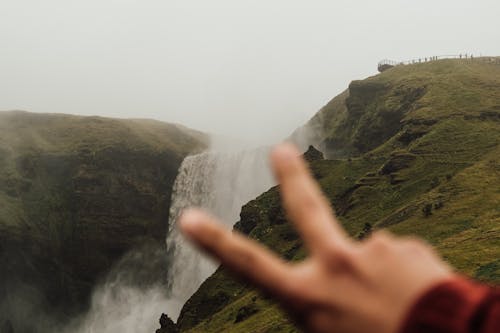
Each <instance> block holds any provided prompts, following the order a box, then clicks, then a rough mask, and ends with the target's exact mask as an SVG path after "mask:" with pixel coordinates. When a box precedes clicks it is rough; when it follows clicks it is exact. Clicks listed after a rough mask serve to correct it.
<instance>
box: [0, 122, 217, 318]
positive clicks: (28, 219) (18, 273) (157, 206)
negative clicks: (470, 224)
mask: <svg viewBox="0 0 500 333" xmlns="http://www.w3.org/2000/svg"><path fill="white" fill-rule="evenodd" d="M206 144H207V138H206V137H205V135H203V134H201V133H199V132H196V131H192V130H189V129H187V128H184V127H182V126H179V125H172V124H165V123H161V122H156V121H150V120H118V119H106V118H101V117H78V116H70V115H59V114H58V115H56V114H50V115H48V114H33V113H27V112H0V266H1V267H2V274H1V275H0V324H2V323H3V321H2V319H3V317H5V318H6V319H9V320H11V321H14V322H15V323H16V322H17V323H19V322H21V323H23V322H25V323H26V325H28V323H29V322H31V321H32V320H30V321H26V320H25V319H24V318H23V313H24V316H28V315H29V316H35V314H33V313H30V311H34V312H40V309H31V310H30V309H29V308H30V307H31V306H33V307H36V306H37V305H34V304H35V303H40V304H39V306H40V307H42V308H43V307H46V308H47V307H48V308H52V309H54V308H56V307H60V308H61V309H62V310H63V311H64V312H65V313H71V311H72V310H78V309H79V308H82V307H85V304H86V303H87V300H88V297H89V294H90V290H91V288H92V286H93V285H94V284H95V282H96V281H97V279H98V278H99V277H101V276H102V275H103V274H104V273H105V272H106V270H107V269H109V268H110V266H111V265H112V263H114V262H115V261H116V260H117V259H118V258H120V257H121V256H122V255H123V254H124V253H125V252H127V251H128V250H130V249H131V248H132V247H135V246H140V245H141V244H143V243H148V244H160V245H163V242H164V239H165V234H166V229H167V221H168V213H169V206H170V191H171V189H172V186H173V182H174V180H175V177H176V175H177V170H178V168H179V166H180V163H181V162H182V160H183V158H184V157H185V156H186V155H188V154H190V153H193V152H197V151H200V150H201V149H204V147H206ZM24 298H26V299H25V300H24V302H26V304H25V305H23V306H16V304H21V303H22V299H24ZM19 308H21V310H20V309H19ZM14 312H16V313H14ZM18 312H19V313H18ZM14 317H15V318H14ZM32 319H34V321H36V318H35V317H32ZM15 323H14V326H16V325H17V324H15Z"/></svg>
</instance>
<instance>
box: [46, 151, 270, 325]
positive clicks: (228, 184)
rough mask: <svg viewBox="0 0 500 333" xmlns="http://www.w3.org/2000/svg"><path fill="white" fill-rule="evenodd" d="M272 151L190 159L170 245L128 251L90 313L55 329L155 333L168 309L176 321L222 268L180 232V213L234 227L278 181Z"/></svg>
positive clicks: (176, 194) (177, 189) (181, 179)
mask: <svg viewBox="0 0 500 333" xmlns="http://www.w3.org/2000/svg"><path fill="white" fill-rule="evenodd" d="M267 155H268V149H265V148H262V149H254V150H246V151H239V152H231V153H229V152H225V153H222V152H206V153H202V154H198V155H194V156H190V157H187V158H186V159H185V160H184V161H183V163H182V165H181V167H180V169H179V173H178V175H177V178H176V180H175V183H174V188H173V192H172V193H173V194H172V202H171V209H170V217H169V233H168V236H167V249H166V250H165V249H164V248H155V247H153V248H143V249H136V250H134V251H132V252H130V253H129V254H127V255H126V256H125V257H124V258H122V260H121V261H120V262H118V263H117V264H116V265H115V266H114V267H113V269H112V270H111V272H110V273H109V274H108V275H107V276H106V279H105V280H104V281H103V282H102V283H101V284H100V285H99V286H97V287H96V288H95V290H94V291H93V294H92V304H91V309H90V310H89V312H88V313H86V314H85V315H84V316H82V317H81V318H76V319H75V320H74V321H73V322H71V323H70V324H69V325H68V326H67V327H65V328H63V329H57V330H56V329H54V330H53V331H55V332H62V333H69V332H77V333H146V332H148V333H149V332H154V330H155V328H156V327H158V318H159V317H160V315H161V313H162V312H167V313H168V315H169V316H170V317H171V318H172V319H174V320H176V319H177V318H178V316H179V313H180V310H181V308H182V306H183V304H184V303H185V302H186V301H187V300H188V298H189V297H190V296H191V295H192V294H193V293H194V292H195V291H196V289H197V288H198V287H199V286H200V284H201V283H202V282H203V280H205V279H206V278H207V277H208V276H210V274H212V273H213V272H214V270H215V268H216V264H215V263H214V262H212V261H210V260H209V259H208V258H206V257H204V256H203V255H202V254H200V253H199V252H198V251H197V250H195V249H194V248H193V247H192V246H191V245H190V244H189V243H187V242H186V241H185V240H184V238H183V237H182V236H181V235H180V234H179V232H178V230H177V228H176V222H177V218H178V217H179V214H180V213H181V211H182V210H183V209H184V208H187V207H191V206H197V207H203V208H205V209H207V210H209V211H210V212H212V213H213V214H214V215H216V216H218V217H220V219H221V221H223V222H224V223H225V224H226V225H227V226H228V227H231V226H232V225H233V224H234V223H235V222H237V221H238V219H239V213H240V210H241V207H242V206H243V205H244V204H245V203H246V202H248V201H250V200H251V199H253V198H255V197H257V196H258V195H259V194H261V193H262V192H264V191H266V190H267V189H269V188H270V187H271V186H272V185H273V182H274V181H273V178H272V176H271V172H270V170H269V167H268V163H267V160H268V156H267ZM167 256H168V257H167ZM166 271H168V275H167V279H165V278H164V277H165V274H167V273H166ZM162 277H163V278H162ZM165 280H166V281H165ZM167 285H168V286H170V288H167V287H168V286H167Z"/></svg>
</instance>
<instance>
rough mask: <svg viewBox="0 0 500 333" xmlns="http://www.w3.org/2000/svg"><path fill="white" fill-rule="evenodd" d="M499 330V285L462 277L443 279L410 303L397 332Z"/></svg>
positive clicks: (479, 332)
mask: <svg viewBox="0 0 500 333" xmlns="http://www.w3.org/2000/svg"><path fill="white" fill-rule="evenodd" d="M424 332H425V333H500V289H494V288H490V287H488V286H485V285H481V284H478V283H475V282H472V281H469V280H467V279H465V278H462V277H457V278H454V279H452V280H449V281H446V282H443V283H441V284H438V285H437V286H435V287H433V288H432V289H431V290H429V291H428V292H427V293H425V294H424V295H423V296H422V297H421V298H420V299H419V300H418V301H417V302H416V304H415V305H414V306H413V307H412V309H411V310H410V313H409V315H408V317H407V319H406V321H405V323H404V325H403V328H402V330H401V333H424Z"/></svg>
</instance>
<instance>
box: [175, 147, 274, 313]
mask: <svg viewBox="0 0 500 333" xmlns="http://www.w3.org/2000/svg"><path fill="white" fill-rule="evenodd" d="M268 154H269V149H267V148H260V149H253V150H245V151H240V152H205V153H202V154H198V155H194V156H190V157H187V158H186V159H185V160H184V162H183V163H182V165H181V167H180V170H179V173H178V176H177V178H176V180H175V183H174V188H173V192H172V200H171V202H172V203H171V208H170V217H169V226H170V227H169V233H168V236H167V240H166V242H167V249H168V253H169V256H170V260H171V261H170V266H169V273H168V277H169V278H168V280H169V285H170V296H169V306H168V308H167V313H168V315H169V316H170V317H171V318H172V319H174V320H176V319H177V318H178V316H179V313H180V310H181V308H182V306H183V304H184V303H185V302H186V301H187V300H188V299H189V297H190V296H191V295H192V294H193V293H194V292H195V291H196V290H197V289H198V287H199V286H200V285H201V283H202V282H203V281H204V280H205V279H206V278H208V277H209V276H210V275H211V274H212V273H213V272H214V271H215V269H216V264H215V263H214V262H213V261H211V260H210V259H209V258H207V257H205V256H204V255H203V254H201V253H200V252H198V251H197V250H196V249H194V248H193V246H192V245H191V244H189V243H188V242H187V241H186V240H185V239H184V238H183V237H182V236H181V235H180V232H179V230H178V229H177V219H178V217H179V215H180V213H181V212H182V210H183V209H185V208H188V207H192V206H196V207H202V208H204V209H206V210H208V211H209V212H211V213H212V214H214V215H215V216H217V217H218V218H219V219H220V220H221V221H222V222H223V223H224V224H225V225H226V226H227V227H232V226H233V225H234V223H235V222H237V221H238V220H239V213H240V210H241V207H242V206H243V205H244V204H245V203H247V202H248V201H250V200H252V199H254V198H255V197H257V196H258V195H259V194H261V193H263V192H264V191H266V190H267V189H269V188H270V187H271V186H272V185H273V184H274V180H273V177H272V174H271V171H270V168H269V166H268Z"/></svg>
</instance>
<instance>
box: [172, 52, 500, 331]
mask: <svg viewBox="0 0 500 333" xmlns="http://www.w3.org/2000/svg"><path fill="white" fill-rule="evenodd" d="M304 137H306V139H307V140H305V141H308V142H310V143H313V144H314V145H316V146H317V147H318V148H320V149H321V150H322V151H323V152H325V153H326V156H327V158H329V159H326V160H323V159H321V158H312V159H311V158H309V162H310V167H311V170H312V172H313V174H314V176H315V177H316V178H317V180H318V181H319V182H320V184H321V187H322V188H323V190H324V192H325V193H326V195H327V197H328V198H329V200H330V202H331V204H332V206H334V208H335V210H336V212H337V214H338V216H339V218H340V221H341V222H342V224H343V225H344V227H345V228H346V230H347V231H348V232H349V233H350V235H351V236H352V237H355V238H358V239H362V238H364V237H366V236H367V235H368V234H369V233H370V232H371V231H372V230H377V229H381V228H386V229H389V230H390V231H392V232H394V233H396V234H400V235H417V236H420V237H423V238H424V239H426V240H427V241H428V242H430V243H431V244H432V245H434V246H436V248H437V249H438V251H439V252H440V253H441V255H442V256H443V257H444V258H445V260H447V261H449V262H450V263H451V264H452V265H454V266H455V267H456V268H457V269H458V270H459V271H460V272H462V273H464V274H467V275H469V276H472V277H474V278H477V279H480V280H485V281H495V282H499V281H500V261H499V260H498V253H499V252H500V242H499V239H500V233H499V232H500V229H499V227H498V226H499V225H500V224H499V222H500V213H499V210H498V207H499V206H500V192H498V188H499V184H500V66H499V65H495V64H490V63H486V62H484V61H482V60H481V59H478V60H475V61H465V60H442V61H435V62H430V63H423V64H415V65H407V66H397V67H395V68H392V69H390V70H387V71H385V72H383V73H382V74H380V75H377V76H374V77H370V78H368V79H366V80H362V81H354V82H352V83H351V84H350V86H349V88H348V90H346V91H345V92H344V93H342V94H341V95H339V96H337V97H336V98H334V99H333V100H332V101H331V102H330V103H328V104H327V105H326V106H325V107H324V108H323V109H322V110H321V111H320V112H319V113H318V114H316V115H315V116H314V117H313V118H312V119H311V120H310V122H309V123H308V124H306V125H305V126H304V127H303V128H301V129H300V130H298V131H297V132H295V133H294V135H292V139H294V140H296V141H300V140H302V142H303V141H304V140H303V139H304ZM309 155H310V154H309ZM315 155H317V154H315ZM306 156H307V155H306ZM235 229H237V230H239V231H241V232H243V233H245V234H247V235H248V236H250V237H252V238H254V239H255V240H257V241H259V242H261V243H263V244H265V245H266V246H268V247H269V248H271V249H273V250H274V251H276V252H277V253H279V254H280V255H281V256H283V257H284V258H286V259H289V260H300V259H302V258H304V257H305V256H307V253H306V252H305V250H304V248H303V247H302V242H301V241H300V239H299V238H298V236H297V234H296V232H295V230H294V229H293V226H292V225H291V224H290V223H288V222H287V221H286V217H285V215H284V212H283V210H282V208H281V205H280V201H279V193H278V190H277V188H272V189H270V190H269V191H268V192H266V193H264V194H262V195H261V196H259V197H258V198H256V199H255V200H253V201H251V202H249V203H248V204H247V205H245V206H244V207H243V209H242V211H241V215H240V221H239V222H238V223H237V224H236V226H235ZM177 329H179V330H180V331H181V332H222V331H224V332H240V333H241V332H295V331H296V330H295V328H294V326H293V325H292V324H291V323H290V322H289V321H288V320H287V318H286V317H284V316H283V314H282V313H281V312H280V310H279V309H278V308H277V307H276V306H275V305H274V304H273V303H272V302H270V301H269V300H268V299H266V298H265V297H264V296H263V295H260V294H259V293H258V292H256V291H254V290H253V289H252V288H251V287H249V286H247V285H245V284H241V283H238V282H236V281H235V280H234V279H233V278H232V277H231V276H230V275H229V274H228V273H227V272H226V270H225V269H224V268H219V269H218V270H217V272H216V273H215V274H214V275H212V276H211V277H210V278H209V279H207V280H206V281H205V282H204V283H203V285H202V286H201V287H200V288H199V290H198V291H197V292H196V293H195V294H194V295H193V296H192V297H191V299H190V300H189V301H188V302H187V303H186V304H185V306H184V308H183V310H182V312H181V316H180V318H179V320H178V323H177Z"/></svg>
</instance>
